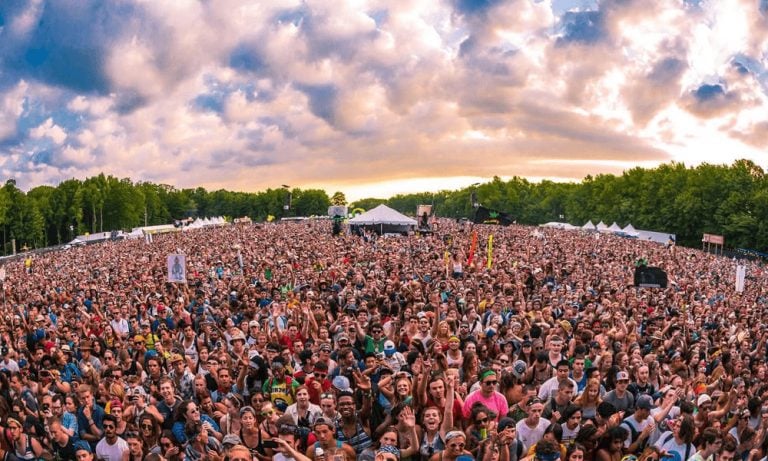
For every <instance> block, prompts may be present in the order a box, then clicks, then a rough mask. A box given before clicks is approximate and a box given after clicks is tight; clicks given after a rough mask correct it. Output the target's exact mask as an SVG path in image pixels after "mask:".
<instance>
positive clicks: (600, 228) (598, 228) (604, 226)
mask: <svg viewBox="0 0 768 461" xmlns="http://www.w3.org/2000/svg"><path fill="white" fill-rule="evenodd" d="M596 227H597V230H599V231H602V230H605V229H608V226H606V225H605V223H604V222H602V221H600V222H599V223H597V226H596Z"/></svg>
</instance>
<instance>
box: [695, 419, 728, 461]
mask: <svg viewBox="0 0 768 461" xmlns="http://www.w3.org/2000/svg"><path fill="white" fill-rule="evenodd" d="M722 444H723V440H722V439H721V438H720V434H719V433H718V432H717V430H716V429H714V428H712V427H707V428H705V429H704V430H703V431H702V432H701V435H700V436H699V445H700V447H701V448H699V450H697V451H696V453H694V454H693V456H691V457H690V458H689V460H690V461H714V459H715V455H716V454H717V453H718V452H719V451H720V447H721V446H722Z"/></svg>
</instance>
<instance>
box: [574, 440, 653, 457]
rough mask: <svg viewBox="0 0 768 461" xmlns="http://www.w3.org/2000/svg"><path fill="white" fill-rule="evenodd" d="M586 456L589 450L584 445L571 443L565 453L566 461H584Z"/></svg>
mask: <svg viewBox="0 0 768 461" xmlns="http://www.w3.org/2000/svg"><path fill="white" fill-rule="evenodd" d="M586 455H587V449H586V448H585V447H584V445H582V444H580V443H571V444H569V445H568V451H566V452H565V461H584V459H585V458H586ZM657 461H658V460H657Z"/></svg>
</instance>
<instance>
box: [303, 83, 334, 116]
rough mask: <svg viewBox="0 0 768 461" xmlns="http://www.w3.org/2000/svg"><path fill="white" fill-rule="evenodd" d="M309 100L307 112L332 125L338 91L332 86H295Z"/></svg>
mask: <svg viewBox="0 0 768 461" xmlns="http://www.w3.org/2000/svg"><path fill="white" fill-rule="evenodd" d="M297 88H298V89H299V90H300V91H301V92H302V93H304V94H306V95H307V97H308V98H309V110H310V111H312V113H313V114H315V115H316V116H317V117H320V118H322V119H323V120H325V121H326V122H328V123H329V124H331V125H333V123H334V119H335V112H336V108H335V106H336V97H337V95H338V90H337V89H336V87H335V86H333V85H297Z"/></svg>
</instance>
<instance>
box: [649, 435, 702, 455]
mask: <svg viewBox="0 0 768 461" xmlns="http://www.w3.org/2000/svg"><path fill="white" fill-rule="evenodd" d="M656 448H658V449H659V450H660V451H661V452H662V453H664V452H666V453H667V456H664V459H666V460H670V461H688V460H687V459H686V456H685V455H686V453H685V452H686V448H687V451H688V458H690V457H691V456H693V455H694V454H695V453H696V447H694V446H693V444H688V446H687V447H686V445H684V444H683V445H680V444H678V443H677V441H676V440H675V437H674V436H673V435H672V433H671V432H669V431H667V432H665V433H663V434H662V435H661V437H659V440H658V442H656Z"/></svg>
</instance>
